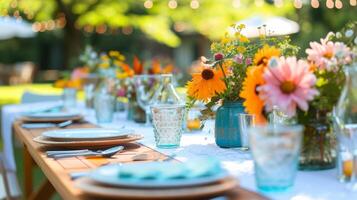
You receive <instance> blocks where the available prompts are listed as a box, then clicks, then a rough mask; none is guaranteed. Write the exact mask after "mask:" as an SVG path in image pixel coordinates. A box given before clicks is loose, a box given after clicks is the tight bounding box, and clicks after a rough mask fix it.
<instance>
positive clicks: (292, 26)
mask: <svg viewBox="0 0 357 200" xmlns="http://www.w3.org/2000/svg"><path fill="white" fill-rule="evenodd" d="M237 24H244V25H245V26H246V28H245V29H243V30H242V34H244V35H245V36H247V37H249V38H254V37H259V35H260V34H265V33H266V34H267V36H279V35H289V34H293V33H297V32H299V24H298V23H296V22H294V21H291V20H289V19H286V18H284V17H264V16H255V17H252V18H249V19H245V20H242V21H239V22H237ZM263 25H265V26H264V27H263ZM258 27H261V29H258Z"/></svg>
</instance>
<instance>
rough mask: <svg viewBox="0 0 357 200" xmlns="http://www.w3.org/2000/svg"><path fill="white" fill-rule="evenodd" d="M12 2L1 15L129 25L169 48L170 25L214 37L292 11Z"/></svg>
mask: <svg viewBox="0 0 357 200" xmlns="http://www.w3.org/2000/svg"><path fill="white" fill-rule="evenodd" d="M12 2H13V1H12V0H2V1H0V10H5V11H6V12H2V13H0V14H1V15H7V14H9V13H10V14H12V13H13V12H15V11H17V10H19V11H20V12H21V13H20V14H21V16H23V18H25V19H29V20H30V21H46V20H51V19H55V18H57V17H58V15H59V14H61V13H64V14H65V15H66V18H67V19H68V20H73V21H74V22H73V24H71V23H72V22H71V23H67V25H66V26H74V25H75V26H76V27H77V28H83V27H84V26H86V25H90V26H94V27H95V26H99V25H106V26H108V27H110V28H120V27H128V26H131V27H134V28H135V29H138V30H140V31H142V32H144V33H145V34H146V35H147V36H148V37H150V38H152V39H154V40H156V41H158V42H160V43H164V44H166V45H168V46H170V47H177V46H178V45H179V44H180V38H179V37H178V35H177V33H175V31H174V30H173V29H172V28H173V27H177V26H182V27H183V28H182V29H181V30H180V31H184V32H198V33H200V34H202V35H205V36H206V37H208V38H209V39H212V40H215V39H217V38H220V37H221V35H222V34H223V33H224V32H225V31H226V28H227V27H228V26H229V25H230V24H232V23H235V22H237V21H239V20H242V19H244V18H247V17H249V16H253V15H255V14H259V15H271V14H273V13H274V15H285V14H287V13H288V12H291V11H292V10H293V7H292V4H284V6H283V7H281V8H277V7H275V6H273V5H269V4H264V5H263V6H261V7H257V6H255V4H254V2H253V1H251V0H241V7H240V9H239V12H238V9H237V8H235V7H233V6H232V1H231V0H220V1H211V0H204V1H200V6H199V8H198V9H192V8H191V7H190V3H191V0H178V1H177V3H178V5H177V8H176V9H171V8H169V7H168V1H167V0H154V1H153V7H152V8H150V9H146V8H145V7H144V2H145V0H21V1H17V5H16V6H15V7H14V8H13V7H11V5H12ZM72 28H74V27H72Z"/></svg>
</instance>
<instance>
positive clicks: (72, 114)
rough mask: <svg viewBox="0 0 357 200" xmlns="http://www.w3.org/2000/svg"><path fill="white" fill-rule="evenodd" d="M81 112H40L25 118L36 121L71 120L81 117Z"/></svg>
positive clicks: (26, 115)
mask: <svg viewBox="0 0 357 200" xmlns="http://www.w3.org/2000/svg"><path fill="white" fill-rule="evenodd" d="M79 115H80V113H79V112H39V113H30V114H25V115H23V116H25V117H28V118H35V119H49V118H50V119H54V118H71V117H76V116H79Z"/></svg>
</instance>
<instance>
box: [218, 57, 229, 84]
mask: <svg viewBox="0 0 357 200" xmlns="http://www.w3.org/2000/svg"><path fill="white" fill-rule="evenodd" d="M219 68H221V70H222V73H223V76H224V83H225V84H226V87H227V88H228V83H227V76H226V72H225V71H224V70H223V66H222V63H221V62H219Z"/></svg>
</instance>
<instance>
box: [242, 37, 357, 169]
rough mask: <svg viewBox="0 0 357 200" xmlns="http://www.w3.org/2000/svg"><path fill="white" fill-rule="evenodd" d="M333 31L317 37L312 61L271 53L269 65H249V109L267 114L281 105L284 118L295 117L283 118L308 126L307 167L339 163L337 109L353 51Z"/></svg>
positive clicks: (303, 160)
mask: <svg viewBox="0 0 357 200" xmlns="http://www.w3.org/2000/svg"><path fill="white" fill-rule="evenodd" d="M332 36H333V37H334V36H335V34H329V35H328V36H327V37H326V38H324V39H321V41H320V42H311V43H310V48H308V49H306V53H307V59H306V60H305V59H297V58H296V57H291V56H290V57H271V58H270V59H269V60H267V66H265V67H263V69H262V68H261V67H260V66H253V67H251V68H249V69H248V70H247V77H246V78H245V80H244V82H243V90H242V92H241V93H240V96H241V97H242V98H244V99H245V105H247V111H248V112H249V113H252V114H255V115H258V116H261V118H264V117H265V116H266V114H265V113H267V112H271V111H274V109H277V110H279V112H281V113H283V114H282V116H280V118H285V119H289V120H277V121H279V122H287V121H289V123H299V124H303V125H305V131H304V139H303V148H302V153H301V157H300V168H301V169H307V170H319V169H329V168H333V167H334V166H335V152H334V150H335V136H334V134H333V130H332V123H331V122H332V121H331V112H332V110H333V108H334V106H335V105H336V103H337V101H338V98H339V96H340V94H341V90H342V86H343V84H344V82H345V74H344V72H343V69H344V66H345V65H348V64H351V62H352V58H353V52H352V51H351V48H350V47H348V46H347V45H346V44H345V43H343V42H340V41H332V39H333V37H332ZM254 83H255V84H254ZM251 85H253V86H254V87H253V86H251ZM248 94H250V95H248ZM253 97H254V98H253ZM250 105H252V108H254V109H249V108H250V107H249V106H250ZM257 105H258V106H257ZM273 113H274V112H273Z"/></svg>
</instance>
